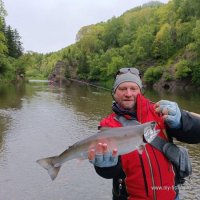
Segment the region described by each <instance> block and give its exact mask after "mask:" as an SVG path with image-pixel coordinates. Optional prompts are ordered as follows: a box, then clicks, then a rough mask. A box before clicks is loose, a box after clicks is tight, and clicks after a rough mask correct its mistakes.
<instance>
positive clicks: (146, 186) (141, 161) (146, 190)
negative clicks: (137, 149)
mask: <svg viewBox="0 0 200 200" xmlns="http://www.w3.org/2000/svg"><path fill="white" fill-rule="evenodd" d="M138 155H139V158H140V164H141V167H142V175H143V180H144V186H145V192H146V196H147V197H148V193H149V192H148V185H147V179H146V174H145V169H144V163H143V160H142V155H141V154H140V153H138Z"/></svg>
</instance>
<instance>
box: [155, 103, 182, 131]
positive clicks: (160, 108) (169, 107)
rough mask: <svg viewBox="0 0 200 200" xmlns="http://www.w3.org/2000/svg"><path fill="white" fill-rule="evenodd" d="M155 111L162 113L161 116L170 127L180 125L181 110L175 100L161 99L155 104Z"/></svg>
mask: <svg viewBox="0 0 200 200" xmlns="http://www.w3.org/2000/svg"><path fill="white" fill-rule="evenodd" d="M155 109H156V112H157V113H160V114H162V115H163V118H164V120H165V122H166V123H167V125H168V126H169V127H170V128H180V127H181V111H180V109H179V107H178V104H177V103H176V102H172V101H167V100H161V101H159V102H157V103H156V104H155Z"/></svg>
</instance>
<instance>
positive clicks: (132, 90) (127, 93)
mask: <svg viewBox="0 0 200 200" xmlns="http://www.w3.org/2000/svg"><path fill="white" fill-rule="evenodd" d="M140 93H141V91H140V88H139V86H138V85H137V84H136V83H133V82H124V83H121V84H120V85H119V86H118V87H117V89H116V91H115V94H114V99H115V101H116V102H117V103H118V104H119V106H120V107H121V108H123V109H126V110H129V111H133V110H134V107H135V104H136V97H137V95H138V94H140Z"/></svg>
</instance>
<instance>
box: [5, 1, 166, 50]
mask: <svg viewBox="0 0 200 200" xmlns="http://www.w3.org/2000/svg"><path fill="white" fill-rule="evenodd" d="M149 1H150V0H3V2H4V6H5V9H6V11H7V12H8V16H7V17H6V23H7V25H11V27H12V28H13V29H17V30H18V32H19V34H20V36H21V37H22V39H21V41H22V43H23V47H24V48H25V51H29V50H31V51H35V52H38V53H48V52H53V51H58V50H60V49H62V48H64V47H67V46H68V45H70V44H73V43H75V38H76V34H77V32H78V31H79V30H80V28H81V27H83V26H87V25H90V24H96V23H98V22H101V21H107V20H108V19H110V18H112V17H113V16H115V17H118V16H120V15H122V14H123V13H124V12H125V11H127V10H129V9H131V8H134V7H136V6H139V5H142V4H144V3H147V2H149ZM159 1H160V2H163V3H167V2H168V0H159Z"/></svg>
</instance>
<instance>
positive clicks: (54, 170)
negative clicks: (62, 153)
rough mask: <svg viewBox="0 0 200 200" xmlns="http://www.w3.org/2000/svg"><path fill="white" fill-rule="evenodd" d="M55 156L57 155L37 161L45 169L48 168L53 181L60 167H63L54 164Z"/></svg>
mask: <svg viewBox="0 0 200 200" xmlns="http://www.w3.org/2000/svg"><path fill="white" fill-rule="evenodd" d="M55 158H56V156H55V157H49V158H43V159H40V160H37V161H36V162H37V163H38V164H39V165H41V166H42V167H43V168H44V169H46V170H47V172H48V174H49V176H50V177H51V180H52V181H53V180H54V179H55V178H56V177H57V175H58V172H59V170H60V167H61V166H58V167H55V166H54V164H53V162H52V161H53V159H55Z"/></svg>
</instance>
